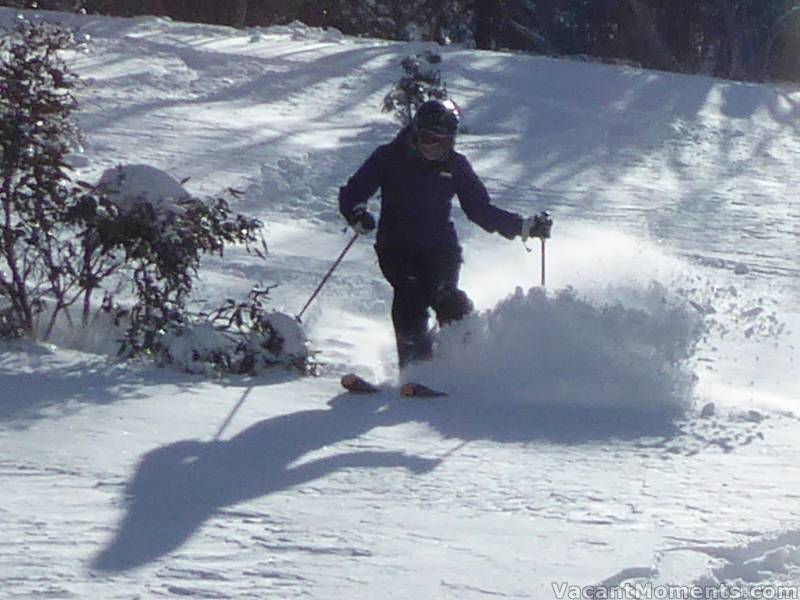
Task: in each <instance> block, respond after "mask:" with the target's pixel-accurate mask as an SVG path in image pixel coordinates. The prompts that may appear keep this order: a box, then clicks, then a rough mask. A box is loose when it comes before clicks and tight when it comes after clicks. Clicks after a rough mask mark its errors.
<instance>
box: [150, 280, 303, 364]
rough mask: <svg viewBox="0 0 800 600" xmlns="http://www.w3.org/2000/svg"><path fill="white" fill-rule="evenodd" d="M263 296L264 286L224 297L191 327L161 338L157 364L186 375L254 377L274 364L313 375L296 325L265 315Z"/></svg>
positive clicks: (293, 321)
mask: <svg viewBox="0 0 800 600" xmlns="http://www.w3.org/2000/svg"><path fill="white" fill-rule="evenodd" d="M268 294H269V288H253V289H252V290H251V291H250V293H249V294H248V297H247V299H246V300H244V301H242V302H237V301H235V300H233V299H228V300H227V301H226V302H225V303H224V304H223V305H222V306H221V307H220V308H218V309H216V310H214V311H213V312H211V313H208V314H201V315H197V318H196V319H195V320H194V322H193V323H192V324H190V325H187V326H184V327H180V328H174V329H172V330H171V331H169V332H168V333H167V334H166V336H165V338H164V352H163V354H162V360H163V361H164V362H166V363H169V364H171V365H173V366H175V367H176V368H178V369H180V370H182V371H187V372H190V373H204V374H208V373H220V372H224V373H240V374H256V373H259V372H260V371H262V370H264V369H265V368H269V367H274V366H278V365H280V366H284V367H291V368H294V369H297V370H299V371H300V372H303V373H314V372H316V369H317V364H316V362H315V361H314V359H313V354H312V353H311V352H310V351H309V344H308V339H307V338H306V335H305V333H304V331H303V329H302V327H301V325H300V323H299V322H298V321H297V319H295V318H294V317H292V316H290V315H287V314H285V313H280V312H275V311H269V310H268V309H267V307H266V306H265V305H264V299H265V298H266V296H267V295H268Z"/></svg>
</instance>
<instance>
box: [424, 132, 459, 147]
mask: <svg viewBox="0 0 800 600" xmlns="http://www.w3.org/2000/svg"><path fill="white" fill-rule="evenodd" d="M417 140H418V141H419V143H420V144H422V145H423V146H439V147H441V148H447V149H449V148H452V147H453V145H454V144H455V137H454V136H452V135H439V134H438V133H433V132H431V131H425V130H424V129H420V130H419V131H418V132H417Z"/></svg>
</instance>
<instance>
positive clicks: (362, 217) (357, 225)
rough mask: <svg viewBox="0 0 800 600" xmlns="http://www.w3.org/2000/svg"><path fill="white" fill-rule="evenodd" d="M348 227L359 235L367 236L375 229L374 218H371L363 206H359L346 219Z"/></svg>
mask: <svg viewBox="0 0 800 600" xmlns="http://www.w3.org/2000/svg"><path fill="white" fill-rule="evenodd" d="M347 223H348V224H349V225H350V227H351V228H352V229H353V231H355V232H356V233H357V234H359V235H367V234H368V233H369V232H370V231H372V230H374V229H375V217H373V216H372V215H371V214H370V212H369V211H368V210H367V207H366V206H365V205H363V204H359V205H358V206H356V207H355V208H354V209H353V212H352V213H350V217H349V218H348V219H347Z"/></svg>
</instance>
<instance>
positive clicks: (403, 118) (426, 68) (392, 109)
mask: <svg viewBox="0 0 800 600" xmlns="http://www.w3.org/2000/svg"><path fill="white" fill-rule="evenodd" d="M441 64H442V57H441V56H440V55H439V54H437V53H436V52H432V51H430V50H428V51H426V52H423V53H421V54H417V55H416V56H407V57H405V58H404V59H403V60H402V62H401V63H400V66H401V67H402V69H403V74H402V76H401V77H400V79H399V80H398V81H397V83H395V86H394V88H392V90H391V91H390V92H389V93H388V94H386V96H385V97H384V99H383V112H388V113H393V114H394V115H395V117H396V118H397V120H398V121H400V123H401V124H403V125H407V124H408V123H410V122H411V118H412V116H413V115H414V112H415V111H416V109H417V108H418V107H419V105H420V104H422V103H423V102H425V101H426V100H434V99H436V100H444V99H446V98H447V84H446V83H444V82H443V81H442V73H441V69H440V65H441Z"/></svg>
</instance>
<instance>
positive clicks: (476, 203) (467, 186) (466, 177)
mask: <svg viewBox="0 0 800 600" xmlns="http://www.w3.org/2000/svg"><path fill="white" fill-rule="evenodd" d="M457 160H458V162H457V167H456V173H455V180H456V194H457V195H458V201H459V203H460V204H461V208H462V209H464V213H466V215H467V217H468V218H469V220H470V221H472V222H473V223H476V224H477V225H479V226H480V227H482V228H483V229H485V230H486V231H488V232H490V233H494V232H497V233H499V234H500V235H502V236H503V237H505V238H508V239H509V240H512V239H514V238H515V237H516V236H518V235H519V234H520V233H521V232H522V217H520V216H519V215H517V214H515V213H512V212H508V211H507V210H503V209H502V208H498V207H496V206H494V205H493V204H492V202H491V198H490V197H489V192H488V191H487V189H486V186H485V185H483V182H482V181H481V180H480V178H479V177H478V175H477V174H476V173H475V171H474V170H473V168H472V165H470V164H469V161H468V160H467V159H466V158H464V157H463V156H460V157H459V158H458V159H457Z"/></svg>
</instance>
